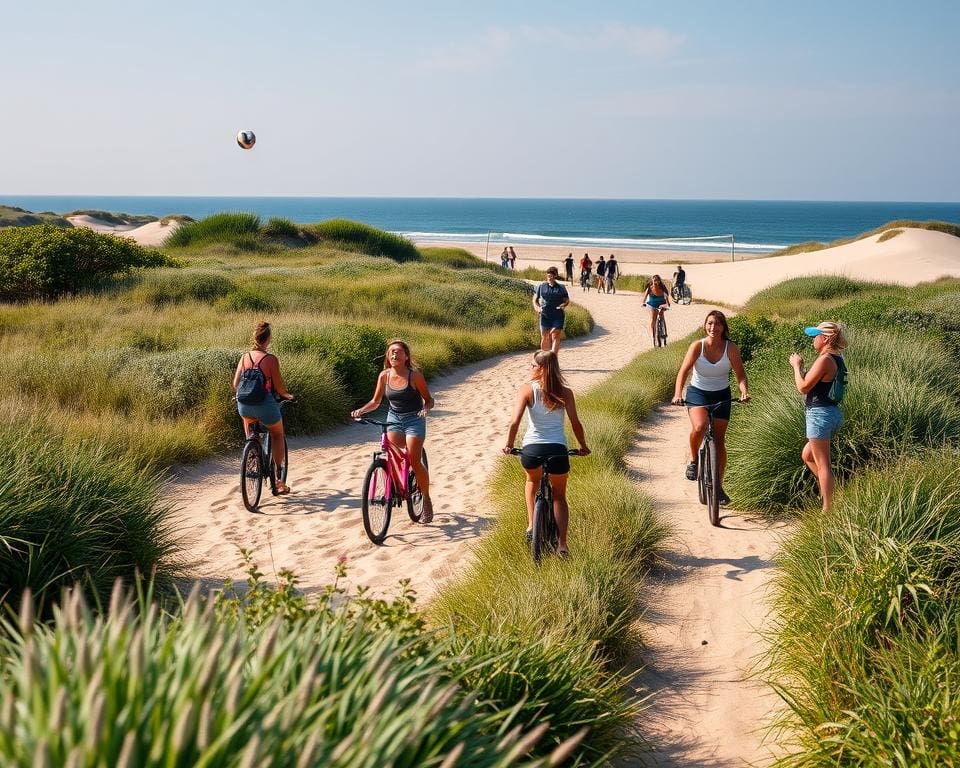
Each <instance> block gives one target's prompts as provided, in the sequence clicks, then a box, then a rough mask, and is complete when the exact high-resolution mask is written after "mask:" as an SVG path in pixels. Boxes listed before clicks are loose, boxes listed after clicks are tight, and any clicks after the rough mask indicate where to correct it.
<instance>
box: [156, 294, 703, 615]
mask: <svg viewBox="0 0 960 768" xmlns="http://www.w3.org/2000/svg"><path fill="white" fill-rule="evenodd" d="M571 296H572V298H573V299H574V301H576V302H579V303H582V304H583V305H584V306H585V307H586V308H587V309H588V310H589V311H590V312H591V314H592V315H593V317H594V320H595V323H596V328H595V330H594V331H593V332H592V333H591V334H590V335H589V336H587V337H585V338H582V339H577V340H573V341H570V342H565V344H564V346H563V347H562V349H561V362H562V365H563V368H564V371H565V374H566V375H567V377H568V379H569V381H570V384H571V386H572V387H573V388H574V389H575V391H578V392H583V391H584V390H586V389H587V388H589V387H590V386H592V385H593V384H595V383H597V382H599V381H601V380H602V379H604V378H606V377H607V376H609V375H610V374H611V373H613V372H614V371H616V370H618V369H620V368H621V367H623V366H624V365H625V364H626V363H628V362H629V361H630V360H631V359H632V358H633V357H634V356H635V355H636V354H638V353H639V352H640V351H642V350H644V349H649V348H650V347H651V346H652V343H651V340H650V338H649V336H648V335H647V332H646V326H644V323H649V320H648V319H647V316H646V315H645V310H643V309H642V307H641V305H640V298H639V296H637V295H636V294H632V293H628V292H619V293H617V294H616V295H603V294H601V295H598V294H597V293H596V291H590V292H588V293H584V292H582V291H580V290H579V289H575V290H574V291H573V292H572V294H571ZM706 311H707V310H706V308H705V307H704V306H703V305H691V306H687V307H675V308H674V309H672V310H671V311H670V315H669V316H668V317H669V328H670V333H671V338H673V339H676V338H680V337H681V336H683V335H686V334H688V333H689V332H690V331H692V330H693V329H695V328H697V327H699V325H700V323H701V322H702V319H703V316H704V314H705V313H706ZM531 353H532V350H531V352H521V353H514V354H506V355H501V356H499V357H495V358H493V359H490V360H487V361H484V362H481V363H477V364H474V365H470V366H466V367H464V368H461V369H459V370H457V371H455V372H454V373H452V374H450V375H447V376H443V377H440V378H437V379H435V380H434V381H432V382H431V384H430V386H431V390H432V392H433V394H434V397H435V399H436V407H435V409H434V411H433V413H432V415H431V417H430V420H429V425H428V433H427V442H426V448H427V452H428V455H429V459H430V475H431V483H432V489H431V495H432V497H433V499H434V509H435V512H436V516H435V519H434V523H433V524H431V525H429V526H422V525H414V524H412V523H411V522H410V520H409V518H408V517H407V515H406V511H405V509H399V510H395V511H394V516H393V521H392V522H391V525H390V531H389V534H388V537H387V539H386V541H385V542H384V544H383V546H379V547H378V546H375V545H373V544H372V543H371V542H370V541H369V540H368V539H367V537H366V535H365V534H364V532H363V527H362V523H361V514H360V498H359V494H360V487H361V484H362V481H363V475H364V473H365V471H366V468H367V466H368V464H369V462H370V455H371V453H372V451H373V449H374V446H375V441H377V440H379V430H378V429H377V428H372V427H366V426H358V425H355V424H349V425H346V426H344V427H342V428H339V429H335V430H333V431H331V432H328V433H326V434H324V435H322V436H320V437H312V438H294V439H292V440H291V441H290V449H291V473H290V478H289V482H290V484H291V485H292V486H293V488H294V493H292V494H291V495H290V496H287V497H272V496H270V494H269V492H267V491H265V493H264V498H263V501H262V504H261V507H260V513H259V514H251V513H249V512H247V511H246V510H245V509H244V507H243V504H242V501H241V497H240V491H239V483H238V475H239V471H238V465H239V458H238V456H232V455H231V456H227V457H223V458H219V459H216V460H213V461H208V462H205V463H202V464H200V465H196V466H193V467H189V468H186V469H182V470H179V471H178V472H177V473H176V475H175V477H174V479H173V480H172V481H171V483H170V485H169V490H168V494H169V496H170V498H172V499H174V500H175V501H177V502H178V503H179V504H180V506H181V509H182V514H183V517H184V535H185V537H186V538H187V542H186V545H187V546H186V555H187V557H188V559H189V560H190V561H191V563H190V572H191V573H192V574H194V575H195V576H197V577H199V578H201V579H202V580H203V581H205V582H207V583H209V584H210V585H211V586H217V585H218V584H219V583H220V582H222V581H223V579H225V578H231V579H234V580H238V579H242V578H243V577H244V573H243V569H242V566H241V562H240V557H239V554H238V549H239V548H240V547H243V548H245V549H248V550H250V551H251V552H252V554H253V558H254V561H255V562H256V563H257V565H258V566H259V567H260V568H261V570H263V571H264V572H265V573H266V574H268V576H271V577H272V576H273V574H275V573H276V571H278V570H279V569H280V568H290V569H292V570H293V571H294V572H295V573H296V574H297V575H298V577H299V578H300V584H301V586H302V587H304V588H305V589H306V590H308V591H309V590H312V589H316V588H319V587H322V586H323V585H325V584H327V583H328V582H329V581H330V580H331V579H332V575H333V571H334V566H335V564H336V562H337V560H338V559H339V558H341V557H346V558H347V568H348V583H350V584H363V585H365V586H367V587H369V588H370V589H371V590H372V591H373V592H374V593H375V594H393V593H394V592H395V591H396V587H397V584H398V582H399V580H400V579H403V578H409V579H410V580H411V583H412V586H413V587H414V589H416V591H417V592H418V594H419V595H420V596H421V598H429V596H430V595H431V594H433V592H434V591H435V589H436V588H437V586H438V585H439V584H441V583H442V582H443V581H444V580H446V579H448V578H450V577H451V576H452V575H454V574H456V573H458V572H460V571H461V570H462V569H463V565H464V561H465V559H466V558H468V557H469V556H470V553H471V550H472V545H473V544H474V543H475V542H476V541H477V539H478V537H479V536H480V535H481V533H482V532H483V530H484V529H485V528H486V527H487V525H488V523H489V521H490V514H491V510H490V509H489V507H488V504H487V501H486V482H487V478H488V476H489V474H490V472H491V470H492V469H493V467H494V464H495V462H496V461H497V459H498V457H499V456H500V455H501V454H500V452H499V449H500V447H501V446H502V444H503V438H504V436H505V433H506V427H507V422H508V421H509V417H510V411H511V408H512V405H513V400H514V397H515V394H516V389H517V387H518V386H519V385H520V384H521V383H522V382H523V381H525V380H526V378H527V376H528V375H529V365H530V355H531ZM414 356H416V350H414ZM588 439H589V435H588ZM518 492H519V491H518Z"/></svg>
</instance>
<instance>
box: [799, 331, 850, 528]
mask: <svg viewBox="0 0 960 768" xmlns="http://www.w3.org/2000/svg"><path fill="white" fill-rule="evenodd" d="M804 333H806V334H807V336H812V337H813V348H814V349H815V350H816V351H817V359H816V360H814V361H813V364H812V365H811V366H810V370H809V371H806V372H804V370H803V358H802V357H801V356H800V355H799V354H798V353H797V352H794V353H793V354H792V355H790V365H791V366H792V367H793V381H794V384H796V387H797V390H798V391H799V392H800V394H801V395H806V398H805V405H806V422H807V442H806V444H805V445H804V446H803V452H802V453H801V454H800V457H801V458H802V459H803V463H804V464H806V465H807V467H808V468H809V469H810V471H811V472H813V475H814V477H816V478H817V483H818V485H819V486H820V498H821V500H822V502H823V511H824V512H826V511H828V510H829V509H830V504H831V503H832V502H833V468H832V467H831V465H830V439H831V438H832V437H833V436H834V435H835V434H836V433H837V430H838V429H840V426H841V425H842V424H843V413H842V412H841V411H840V406H839V404H838V403H839V399H840V398H842V397H843V392H842V388H841V389H839V390H838V389H837V388H836V387H834V386H833V385H834V381H835V380H839V383H840V385H841V387H842V386H843V385H845V383H846V370H847V365H846V363H845V362H844V360H843V351H844V350H845V349H846V348H847V340H846V337H845V336H844V333H843V327H842V326H841V325H840V324H839V323H833V322H825V323H820V325H818V326H815V327H812V328H805V329H804ZM831 394H832V395H833V397H831ZM834 398H837V399H834Z"/></svg>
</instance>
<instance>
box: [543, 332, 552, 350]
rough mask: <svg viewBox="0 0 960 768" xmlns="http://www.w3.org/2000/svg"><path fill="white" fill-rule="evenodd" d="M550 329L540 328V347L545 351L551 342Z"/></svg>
mask: <svg viewBox="0 0 960 768" xmlns="http://www.w3.org/2000/svg"><path fill="white" fill-rule="evenodd" d="M550 336H551V331H550V329H549V328H541V329H540V349H542V350H544V351H546V350H548V349H550V344H551V338H550Z"/></svg>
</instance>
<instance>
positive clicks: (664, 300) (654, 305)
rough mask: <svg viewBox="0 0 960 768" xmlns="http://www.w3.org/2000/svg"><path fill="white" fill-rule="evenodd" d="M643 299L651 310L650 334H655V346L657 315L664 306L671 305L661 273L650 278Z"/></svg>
mask: <svg viewBox="0 0 960 768" xmlns="http://www.w3.org/2000/svg"><path fill="white" fill-rule="evenodd" d="M641 301H642V302H643V304H644V306H645V307H647V309H649V310H650V335H651V336H653V346H657V315H658V314H659V313H660V312H663V307H665V306H666V307H669V306H670V294H669V293H667V288H666V286H665V285H664V284H663V280H661V279H660V275H654V276H653V277H651V278H650V282H648V283H647V287H646V289H644V291H643V298H642V299H641Z"/></svg>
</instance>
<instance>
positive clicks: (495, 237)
mask: <svg viewBox="0 0 960 768" xmlns="http://www.w3.org/2000/svg"><path fill="white" fill-rule="evenodd" d="M394 234H397V235H402V236H403V237H406V238H408V239H410V240H414V241H417V240H427V241H434V242H452V243H455V242H463V243H484V242H487V240H488V238H489V242H490V243H496V244H506V243H511V242H513V243H530V244H537V243H539V244H543V245H585V246H597V247H614V248H635V249H638V250H643V249H653V248H667V249H669V250H691V251H702V250H723V251H729V250H730V248H731V235H704V236H699V237H662V238H649V239H648V238H629V237H572V236H569V237H561V236H554V235H530V234H525V233H523V232H489V233H487V232H395V233H394ZM734 247H735V248H736V249H737V250H743V251H764V252H766V251H776V250H778V249H780V248H783V247H785V246H784V245H782V244H773V243H746V242H739V241H736V242H735V243H734Z"/></svg>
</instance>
